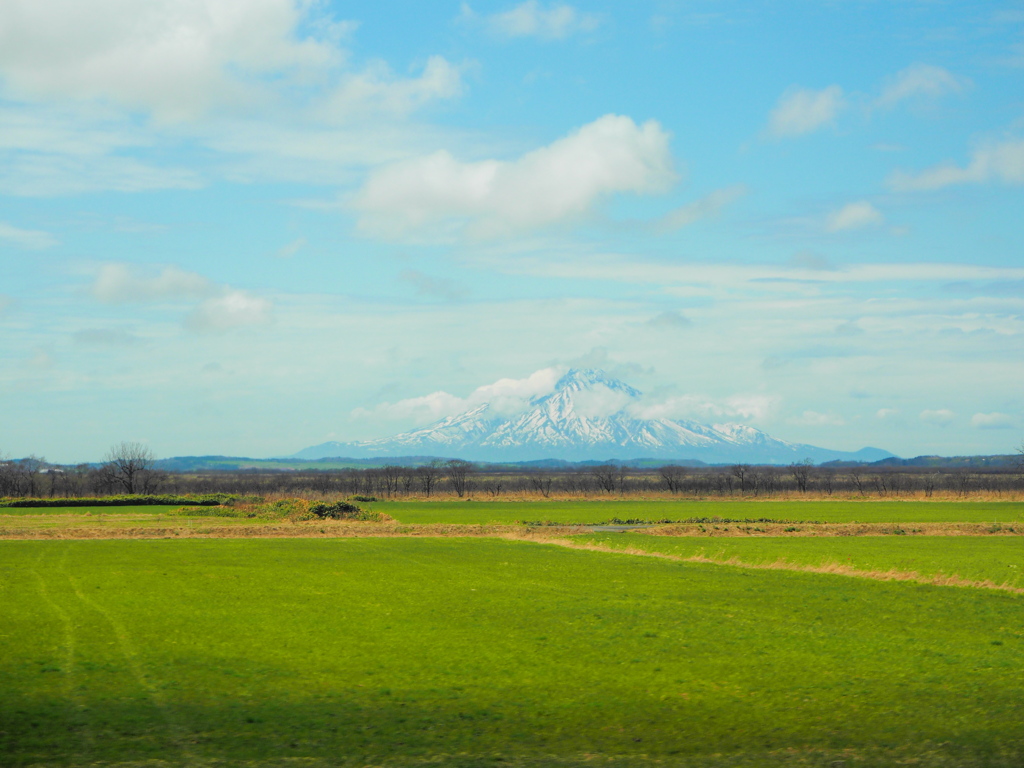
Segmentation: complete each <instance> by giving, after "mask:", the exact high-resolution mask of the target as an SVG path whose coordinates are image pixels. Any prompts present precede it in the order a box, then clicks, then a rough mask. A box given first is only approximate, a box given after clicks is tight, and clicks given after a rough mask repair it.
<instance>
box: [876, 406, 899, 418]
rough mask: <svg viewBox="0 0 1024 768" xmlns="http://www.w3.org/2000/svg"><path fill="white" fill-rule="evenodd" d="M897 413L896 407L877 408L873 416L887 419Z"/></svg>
mask: <svg viewBox="0 0 1024 768" xmlns="http://www.w3.org/2000/svg"><path fill="white" fill-rule="evenodd" d="M897 414H899V409H897V408H879V409H878V411H877V412H876V413H875V418H877V419H889V418H892V417H893V416H896V415H897Z"/></svg>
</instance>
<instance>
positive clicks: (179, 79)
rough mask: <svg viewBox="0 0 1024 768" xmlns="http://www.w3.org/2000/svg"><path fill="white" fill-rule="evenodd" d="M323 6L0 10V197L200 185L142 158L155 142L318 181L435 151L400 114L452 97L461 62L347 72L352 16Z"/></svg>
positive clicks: (30, 4)
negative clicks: (340, 18)
mask: <svg viewBox="0 0 1024 768" xmlns="http://www.w3.org/2000/svg"><path fill="white" fill-rule="evenodd" d="M327 13H329V8H328V4H327V3H323V2H319V0H252V2H245V3H242V2H238V0H150V1H149V2H141V3H140V2H135V0H95V2H88V3H82V2H76V1H75V0H10V2H4V3H0V93H2V95H3V97H4V99H5V100H6V102H7V104H6V106H5V107H4V108H3V109H2V110H0V122H2V123H3V125H4V131H2V132H0V192H2V193H8V194H16V195H36V196H38V195H56V194H78V193H82V192H88V191H94V190H113V191H118V192H136V191H142V190H150V189H194V188H197V187H200V186H202V184H203V181H204V180H203V179H202V178H201V176H200V174H198V173H196V172H195V171H194V170H191V169H188V168H174V167H167V168H164V167H159V166H158V165H155V164H154V162H153V161H147V160H146V159H145V158H143V159H140V157H139V153H140V151H142V152H145V151H146V150H147V149H148V148H149V147H152V146H155V145H159V144H162V143H165V142H167V141H170V142H173V143H174V144H175V145H177V144H180V143H184V142H194V143H195V144H196V145H198V146H200V147H207V148H210V149H213V150H214V151H216V152H219V153H221V154H222V155H228V156H232V157H229V158H228V160H227V161H226V162H221V163H219V164H218V165H217V166H216V170H217V172H218V173H219V174H221V175H222V176H226V177H228V178H230V179H231V180H232V181H242V182H249V181H251V180H252V179H253V177H255V176H263V177H271V178H273V179H274V180H280V179H284V180H288V181H293V180H300V181H310V180H312V181H313V182H314V183H329V184H338V183H346V182H349V181H350V178H346V176H349V175H350V174H351V173H352V171H353V169H362V168H365V167H366V166H368V165H371V164H374V163H381V162H385V161H393V160H394V159H396V158H400V157H409V156H412V155H413V154H415V153H420V152H423V151H424V149H423V147H424V146H429V147H432V148H433V147H437V146H438V145H439V144H438V141H437V139H438V136H439V135H440V134H443V133H445V131H443V130H440V129H434V130H431V129H430V128H428V127H424V126H417V127H415V128H413V127H410V126H408V125H406V124H404V123H403V122H402V121H403V119H404V118H406V117H407V116H408V115H409V114H410V113H411V112H413V111H415V110H417V109H419V108H421V107H424V106H426V105H428V104H430V103H433V102H435V101H438V100H443V99H451V98H454V97H456V96H458V95H459V94H461V92H462V90H463V74H462V73H463V69H464V67H465V66H466V65H457V64H453V63H450V62H448V61H447V60H446V59H444V58H443V57H440V56H430V57H428V58H426V61H425V63H424V65H423V67H422V69H420V70H419V71H418V72H415V73H412V74H408V75H403V74H396V73H394V72H392V71H391V69H390V68H389V67H388V65H387V64H386V63H384V62H382V61H376V60H374V61H371V62H370V63H368V64H365V65H360V66H359V67H354V66H352V65H350V64H349V63H348V61H347V58H348V55H347V51H346V49H345V47H344V45H343V43H344V42H345V38H346V37H347V36H348V34H349V33H350V32H351V31H352V30H353V29H354V28H355V25H354V24H352V23H350V22H335V21H333V20H332V19H331V18H329V17H328V16H327ZM126 150H127V151H126ZM5 151H6V152H5ZM129 153H130V154H129ZM5 154H6V155H7V156H4V155H5ZM164 156H165V157H166V156H167V155H164Z"/></svg>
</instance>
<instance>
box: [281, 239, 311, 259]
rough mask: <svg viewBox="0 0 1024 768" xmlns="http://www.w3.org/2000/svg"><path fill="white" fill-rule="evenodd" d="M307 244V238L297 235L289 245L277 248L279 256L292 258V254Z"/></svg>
mask: <svg viewBox="0 0 1024 768" xmlns="http://www.w3.org/2000/svg"><path fill="white" fill-rule="evenodd" d="M306 245H307V243H306V238H304V237H297V238H295V239H294V240H292V241H291V242H290V243H288V244H287V245H283V246H281V247H280V248H278V249H277V254H276V255H277V257H278V258H279V259H290V258H291V257H292V256H294V255H295V254H297V253H298V252H299V251H301V250H302V249H303V248H305V247H306Z"/></svg>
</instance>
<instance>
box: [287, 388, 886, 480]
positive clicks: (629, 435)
mask: <svg viewBox="0 0 1024 768" xmlns="http://www.w3.org/2000/svg"><path fill="white" fill-rule="evenodd" d="M641 397H642V393H641V392H640V391H639V390H637V389H634V388H633V387H631V386H629V385H628V384H625V383H624V382H621V381H619V380H618V379H614V378H612V377H610V376H608V375H607V374H606V373H604V372H603V371H600V370H596V369H575V368H574V369H570V370H569V371H567V372H566V373H565V375H563V376H562V377H561V378H560V379H559V380H558V382H557V383H556V384H555V386H554V389H553V391H551V392H550V393H547V394H544V395H536V396H534V397H532V398H530V400H529V401H528V402H527V403H526V407H525V408H524V409H522V410H521V411H520V412H518V413H512V414H508V415H506V414H503V413H501V412H499V411H498V410H497V409H495V408H494V407H492V404H491V403H489V402H485V403H480V404H477V405H474V406H473V407H471V408H469V409H467V410H465V411H463V412H462V413H458V414H454V415H452V416H447V417H444V418H442V419H439V420H438V421H436V422H434V423H433V424H429V425H427V426H425V427H420V428H417V429H413V430H410V431H408V432H403V433H400V434H398V435H394V436H392V437H387V438H379V439H376V440H364V441H359V442H350V443H339V442H327V443H321V444H320V445H315V446H310V447H309V448H305V449H303V450H301V451H298V452H297V453H295V454H293V455H291V456H289V457H288V458H292V459H306V460H316V459H322V458H331V457H342V456H344V457H346V458H354V459H355V458H376V457H388V456H394V457H398V456H409V455H439V456H444V457H446V458H459V459H466V460H468V461H486V462H508V461H511V462H522V461H537V460H545V459H557V460H565V461H593V460H595V459H596V458H598V457H599V458H600V459H608V460H613V461H621V460H633V459H641V458H644V459H659V460H660V459H665V460H676V461H683V460H694V461H700V462H703V463H708V464H715V463H735V462H742V463H764V464H788V463H792V462H795V461H804V460H810V461H812V462H814V463H822V462H826V461H843V460H846V461H877V460H881V459H885V458H890V457H893V454H892V453H890V452H888V451H884V450H881V449H878V448H863V449H861V450H860V451H853V452H850V451H835V450H830V449H827V448H820V447H818V446H813V445H807V444H803V443H791V442H788V441H785V440H779V439H777V438H774V437H772V436H771V435H768V434H767V433H765V432H762V431H761V430H759V429H756V428H755V427H751V426H749V425H744V424H736V423H723V424H715V425H708V424H701V423H698V422H695V421H689V420H685V419H667V418H652V419H644V418H640V417H638V416H636V415H635V411H636V408H637V406H638V405H639V401H640V398H641Z"/></svg>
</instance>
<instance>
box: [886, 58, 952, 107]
mask: <svg viewBox="0 0 1024 768" xmlns="http://www.w3.org/2000/svg"><path fill="white" fill-rule="evenodd" d="M971 85H972V82H971V80H970V78H966V77H961V76H959V75H954V74H953V73H952V72H950V71H949V70H948V69H944V68H943V67H936V66H933V65H929V64H913V65H911V66H909V67H907V68H906V69H904V70H901V71H900V72H898V73H896V74H895V75H893V76H892V77H889V78H887V80H886V82H885V84H884V86H883V88H882V92H881V94H879V96H878V99H877V100H876V101H875V106H876V107H879V108H883V109H891V108H892V107H895V106H896V105H897V104H899V103H901V102H905V101H908V100H912V99H919V98H930V99H935V98H938V97H940V96H945V95H947V94H959V93H963V92H964V91H966V90H967V89H968V88H970V87H971Z"/></svg>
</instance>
